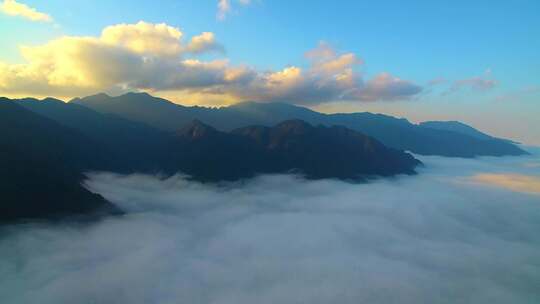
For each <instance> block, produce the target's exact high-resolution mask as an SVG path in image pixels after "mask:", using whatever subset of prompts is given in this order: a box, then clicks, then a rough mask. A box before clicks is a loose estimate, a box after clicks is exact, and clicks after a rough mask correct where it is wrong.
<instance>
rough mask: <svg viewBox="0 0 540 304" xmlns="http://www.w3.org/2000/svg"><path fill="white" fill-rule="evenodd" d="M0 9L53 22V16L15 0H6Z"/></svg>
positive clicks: (7, 12)
mask: <svg viewBox="0 0 540 304" xmlns="http://www.w3.org/2000/svg"><path fill="white" fill-rule="evenodd" d="M0 10H1V11H2V12H3V13H4V14H7V15H10V16H20V17H23V18H26V19H29V20H32V21H40V22H52V21H53V18H52V17H51V16H49V15H47V14H45V13H42V12H39V11H38V10H36V9H35V8H31V7H29V6H28V5H26V4H24V3H20V2H17V1H15V0H4V2H2V4H0Z"/></svg>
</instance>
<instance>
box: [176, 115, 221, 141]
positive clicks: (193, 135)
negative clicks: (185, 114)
mask: <svg viewBox="0 0 540 304" xmlns="http://www.w3.org/2000/svg"><path fill="white" fill-rule="evenodd" d="M217 133H219V131H218V130H216V129H214V128H213V127H211V126H209V125H207V124H205V123H203V122H202V121H200V120H198V119H194V120H192V121H191V122H190V123H189V124H187V125H186V126H184V127H183V128H182V129H180V131H178V132H177V134H178V135H179V136H182V137H187V138H190V139H198V138H203V137H207V136H213V135H215V134H217Z"/></svg>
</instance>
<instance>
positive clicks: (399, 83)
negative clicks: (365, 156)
mask: <svg viewBox="0 0 540 304" xmlns="http://www.w3.org/2000/svg"><path fill="white" fill-rule="evenodd" d="M182 37H183V33H182V31H181V30H180V29H179V28H176V27H172V26H169V25H167V24H163V23H162V24H152V23H147V22H143V21H140V22H138V23H136V24H118V25H113V26H108V27H106V28H104V29H103V31H102V33H101V35H100V36H99V37H78V36H65V37H61V38H57V39H54V40H52V41H49V42H48V43H46V44H44V45H39V46H31V47H30V46H27V47H22V48H21V53H22V55H23V57H24V59H25V60H26V63H22V64H8V63H2V62H0V94H7V95H10V96H13V95H16V96H21V95H26V96H28V95H31V96H38V97H39V96H47V95H49V96H51V95H52V96H55V97H66V98H70V97H74V96H80V95H88V94H94V93H96V92H101V91H106V92H115V91H119V90H120V91H125V90H146V91H151V92H153V93H158V94H164V93H165V94H172V92H174V93H175V94H176V95H177V96H183V97H185V99H189V100H192V98H191V97H193V96H199V97H200V98H197V100H201V99H202V100H204V99H206V100H216V101H217V102H218V103H219V104H223V100H227V101H238V100H246V99H250V100H257V101H276V100H279V101H284V102H291V103H297V104H312V105H313V104H319V103H324V102H330V101H337V100H349V101H366V100H367V101H372V100H397V99H401V100H403V99H408V98H410V97H411V96H414V95H415V94H417V93H419V92H420V91H421V88H420V87H419V86H417V85H415V84H414V83H412V82H410V81H406V80H402V79H399V78H397V77H395V76H393V75H390V74H388V73H384V74H380V75H378V76H376V77H375V78H374V79H372V80H368V81H367V82H365V81H364V79H363V77H362V75H361V74H360V73H359V72H358V71H357V69H358V68H359V67H361V66H362V65H363V61H362V60H361V59H360V58H359V57H358V56H357V55H356V54H354V53H338V52H336V51H335V50H334V49H332V48H331V47H330V46H329V45H327V44H324V43H323V44H320V45H319V46H318V47H317V48H315V49H314V50H311V51H309V52H307V53H306V58H307V60H308V61H309V65H308V66H307V67H301V66H289V67H286V68H283V69H282V70H278V71H258V70H256V69H255V68H253V67H250V66H247V65H240V66H234V65H231V64H230V63H229V61H228V60H227V59H216V60H212V61H201V60H199V59H197V58H193V56H197V55H200V54H202V53H205V52H211V51H218V52H219V51H221V54H222V55H223V51H224V48H223V46H222V45H221V44H219V43H218V42H217V40H216V38H215V35H214V34H213V33H211V32H204V33H202V34H200V35H197V36H194V37H192V38H191V39H190V40H189V41H188V43H187V44H184V43H183V42H182ZM190 57H191V58H190ZM220 100H221V101H220ZM206 104H208V103H206Z"/></svg>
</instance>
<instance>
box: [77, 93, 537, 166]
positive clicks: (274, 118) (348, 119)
mask: <svg viewBox="0 0 540 304" xmlns="http://www.w3.org/2000/svg"><path fill="white" fill-rule="evenodd" d="M137 94H138V93H130V95H127V94H126V95H121V96H119V97H111V98H110V99H107V100H101V101H100V103H99V106H96V102H95V101H92V100H87V99H85V98H81V99H77V100H75V101H74V102H75V103H77V104H80V105H83V106H86V107H89V108H92V109H94V110H96V111H100V112H102V113H109V114H115V115H119V116H122V117H124V118H126V119H130V120H133V121H138V122H143V123H147V124H149V125H152V126H154V127H157V128H160V129H162V130H168V131H174V130H176V129H178V128H179V127H181V126H182V125H185V124H187V123H188V122H189V121H192V120H193V119H198V120H200V121H202V122H205V123H207V124H209V125H211V126H213V127H215V128H216V129H218V130H222V131H230V130H234V129H237V128H241V127H244V126H248V125H263V126H273V125H275V124H277V123H279V122H281V121H284V120H290V119H301V120H304V121H306V122H308V123H310V124H313V125H319V124H322V125H326V126H332V125H342V126H345V127H347V128H349V129H352V130H355V131H358V132H361V133H364V134H366V135H369V136H371V137H374V138H376V139H378V140H379V141H381V142H382V143H383V144H385V145H386V146H389V147H392V148H395V149H399V150H407V151H411V152H413V153H416V154H420V155H440V156H449V157H476V156H504V155H523V154H527V152H526V151H524V150H522V149H520V148H519V147H517V146H516V145H514V144H513V143H511V142H509V141H508V140H502V139H498V138H495V137H490V138H487V139H480V138H478V137H475V136H471V134H464V133H463V132H456V131H455V130H448V129H441V128H430V127H426V126H422V125H416V124H412V123H410V122H409V121H408V120H406V119H404V118H395V117H392V116H389V115H385V114H373V113H369V112H359V113H336V114H324V113H319V112H315V111H313V110H310V109H307V108H304V107H300V106H296V105H291V104H287V103H258V102H253V101H247V102H242V103H239V104H236V105H231V106H228V107H221V108H204V107H186V106H182V105H177V104H174V103H171V102H170V103H169V104H167V106H166V109H165V108H164V107H163V106H156V104H155V103H153V101H160V100H162V99H161V98H155V97H152V96H151V95H149V94H146V93H145V94H144V95H141V96H139V95H137ZM130 97H138V98H136V102H133V100H132V98H130ZM107 101H110V103H107ZM141 102H144V104H142V105H141ZM468 127H470V126H468ZM470 128H472V127H470ZM478 132H479V133H481V132H480V131H478Z"/></svg>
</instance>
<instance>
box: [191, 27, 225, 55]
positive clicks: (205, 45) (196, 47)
mask: <svg viewBox="0 0 540 304" xmlns="http://www.w3.org/2000/svg"><path fill="white" fill-rule="evenodd" d="M186 50H187V51H188V52H191V53H194V54H200V53H204V52H208V51H218V52H224V51H225V48H224V47H223V46H222V45H221V44H219V43H218V42H217V41H216V38H215V35H214V33H211V32H204V33H202V34H200V35H198V36H194V37H192V38H191V41H190V42H189V44H188V45H187V48H186Z"/></svg>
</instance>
